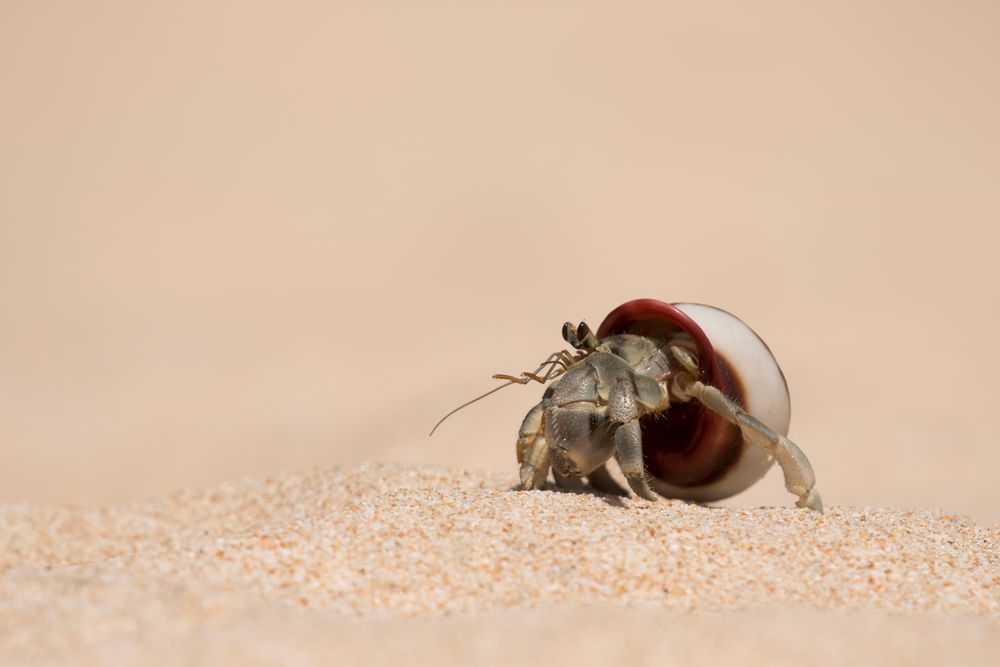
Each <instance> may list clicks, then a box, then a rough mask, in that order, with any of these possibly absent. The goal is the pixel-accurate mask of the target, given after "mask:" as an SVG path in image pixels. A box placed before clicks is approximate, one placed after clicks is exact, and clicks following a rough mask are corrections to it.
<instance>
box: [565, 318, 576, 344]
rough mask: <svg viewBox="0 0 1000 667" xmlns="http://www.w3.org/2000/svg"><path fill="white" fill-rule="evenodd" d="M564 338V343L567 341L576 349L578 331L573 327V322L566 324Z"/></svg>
mask: <svg viewBox="0 0 1000 667" xmlns="http://www.w3.org/2000/svg"><path fill="white" fill-rule="evenodd" d="M562 337H563V340H564V341H566V342H567V343H569V344H570V345H573V347H576V345H575V344H574V343H575V341H576V329H575V328H574V327H573V323H572V322H567V323H566V324H564V325H563V328H562Z"/></svg>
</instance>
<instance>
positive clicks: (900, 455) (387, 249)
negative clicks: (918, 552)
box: [0, 0, 1000, 521]
mask: <svg viewBox="0 0 1000 667" xmlns="http://www.w3.org/2000/svg"><path fill="white" fill-rule="evenodd" d="M998 28H1000V4H997V3H995V2H990V1H988V0H987V1H984V2H971V1H962V2H951V3H943V2H942V3H924V2H909V1H908V2H878V3H872V2H853V1H852V2H838V3H829V2H827V3H803V2H793V1H787V2H773V1H766V2H759V3H741V2H718V3H715V2H713V3H690V2H685V3H680V2H662V1H657V2H636V1H623V2H618V3H611V4H609V3H602V2H581V1H579V0H574V1H573V2H544V1H543V2H523V3H522V2H510V1H507V2H483V1H480V0H467V1H465V2H430V1H429V2H420V3H413V2H403V1H399V0H397V1H391V2H379V1H377V0H373V1H371V2H364V3H357V2H342V1H339V0H337V1H326V2H296V1H285V2H224V1H222V0H199V1H198V2H184V1H179V0H171V1H170V2H165V1H164V2H160V1H153V2H144V3H133V2H110V1H107V0H93V1H92V2H87V3H76V2H69V1H67V0H52V1H44V0H43V1H39V0H32V1H30V2H28V1H21V0H4V2H3V3H2V5H0V501H29V502H43V503H83V504H92V503H107V502H123V501H127V500H129V499H134V498H140V497H144V496H150V495H158V494H165V493H170V492H172V491H175V490H178V489H180V488H184V487H189V486H204V485H209V484H213V483H216V482H220V481H223V480H227V479H231V478H235V477H241V476H246V475H269V474H275V473H277V472H279V471H281V470H291V471H296V470H308V469H311V468H314V467H327V466H332V465H337V464H346V463H353V462H359V461H402V462H430V463H442V464H449V465H454V466H461V467H467V468H486V469H497V470H503V471H508V472H509V473H510V475H511V479H512V480H513V479H514V478H515V462H514V439H515V436H516V431H517V427H518V425H519V424H520V420H521V418H522V417H523V415H524V413H525V412H526V411H527V409H528V408H529V407H530V406H531V405H532V404H534V403H535V402H536V401H537V400H538V399H539V397H540V393H541V391H540V389H539V388H538V387H537V386H529V387H513V388H509V389H506V390H505V391H504V392H501V393H499V394H497V395H495V396H493V397H491V398H490V399H489V400H487V401H484V402H482V403H479V404H477V405H476V406H474V407H470V408H468V409H467V410H465V411H463V412H462V413H459V414H458V415H456V416H454V417H453V418H452V419H451V420H449V421H448V422H446V423H445V424H444V425H443V426H442V428H441V429H440V430H439V432H438V433H437V434H435V436H434V437H433V438H428V437H427V432H428V431H429V429H430V427H431V426H432V425H433V424H434V423H435V422H436V421H437V419H438V418H439V417H440V416H441V415H443V414H444V413H445V412H447V411H448V410H449V409H451V408H452V407H454V406H455V405H457V404H459V403H461V402H463V401H465V400H467V399H469V398H471V397H473V396H475V395H476V394H478V393H480V392H482V391H484V390H486V389H489V388H491V387H492V386H493V384H494V381H492V380H491V379H490V375H491V374H492V373H495V372H518V371H521V370H524V369H529V368H534V367H535V365H536V364H537V362H538V361H540V360H541V359H543V358H544V357H545V356H547V355H548V354H549V353H550V352H552V351H554V350H556V349H559V348H560V347H562V341H561V339H560V335H559V332H560V327H561V325H562V323H563V322H564V321H565V320H574V321H576V320H580V319H586V320H588V321H589V322H590V323H591V324H593V325H595V326H596V325H597V324H599V323H600V320H601V319H602V318H603V317H604V315H605V314H606V313H607V312H608V311H610V310H611V309H612V308H613V307H615V306H617V305H618V304H620V303H622V302H624V301H627V300H630V299H633V298H638V297H655V298H660V299H664V300H670V301H699V302H704V303H709V304H713V305H716V306H719V307H722V308H725V309H727V310H729V311H731V312H733V313H735V314H737V315H739V316H740V317H742V318H743V319H744V320H745V321H746V322H748V323H749V324H750V325H751V326H752V327H754V328H755V329H756V330H757V331H758V332H759V333H760V334H761V336H762V337H763V338H764V339H765V340H766V341H767V342H768V344H769V345H770V347H771V349H772V350H773V351H774V352H775V354H776V356H777V357H778V359H779V361H780V362H781V364H782V366H783V368H784V371H785V374H786V376H787V378H788V381H789V384H790V386H791V391H792V402H793V416H792V431H791V436H792V438H793V439H794V440H796V441H797V442H798V443H799V444H800V445H801V446H802V448H803V449H804V450H805V451H806V452H807V453H808V455H809V456H810V458H811V459H812V462H813V464H814V467H815V468H816V470H817V473H818V477H819V488H820V489H821V491H822V492H823V495H824V498H825V499H826V501H827V504H828V505H866V506H895V507H904V508H905V507H918V506H933V507H941V508H943V509H945V510H947V511H950V512H957V513H962V514H969V515H971V516H973V517H974V518H976V519H978V520H981V521H1000V484H998V483H997V474H998V472H997V471H998V469H1000V437H998V434H997V427H996V406H997V399H998V391H997V381H996V378H997V377H998V375H1000V350H998V346H997V340H998V339H1000V319H998V307H1000V292H998V278H1000V269H998V268H997V265H998V263H1000V259H998V257H997V251H998V250H997V249H998V244H997V242H998V240H1000V233H998V231H997V226H998V222H1000V195H998V182H1000V123H998V121H997V119H998V118H1000V41H998V40H997V31H998ZM792 500H793V498H792V497H791V496H790V495H788V494H787V493H786V492H785V491H784V489H783V488H782V483H781V478H780V474H779V473H778V472H777V471H772V473H771V474H770V475H769V476H768V477H767V478H766V479H765V480H764V481H763V482H761V483H760V484H758V485H757V486H755V487H754V488H752V489H751V490H750V491H748V492H747V493H745V494H743V495H742V496H739V497H737V498H735V499H733V500H731V501H729V503H728V504H731V505H751V506H752V505H757V504H781V505H790V504H791V502H792Z"/></svg>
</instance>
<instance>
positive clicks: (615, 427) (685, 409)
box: [431, 299, 823, 512]
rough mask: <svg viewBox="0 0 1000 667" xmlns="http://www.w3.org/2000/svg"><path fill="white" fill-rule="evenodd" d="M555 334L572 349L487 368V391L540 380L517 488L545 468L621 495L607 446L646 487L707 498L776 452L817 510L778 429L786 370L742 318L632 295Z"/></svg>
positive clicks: (786, 411) (565, 480)
mask: <svg viewBox="0 0 1000 667" xmlns="http://www.w3.org/2000/svg"><path fill="white" fill-rule="evenodd" d="M562 335H563V338H564V339H565V341H566V342H567V343H569V345H570V346H572V348H573V351H569V350H562V351H559V352H555V353H553V354H552V355H550V356H549V357H548V359H546V360H545V361H544V362H542V364H541V365H540V366H539V367H538V368H537V369H536V370H535V371H534V372H529V371H525V372H523V373H521V374H520V375H516V376H515V375H506V374H498V375H494V378H497V379H500V380H505V381H506V383H505V384H504V385H501V386H500V387H497V388H496V389H494V390H493V391H497V390H499V389H501V388H503V387H504V386H508V385H510V384H527V383H529V382H532V381H534V382H538V383H540V384H544V385H547V386H546V389H545V392H544V394H543V395H542V400H541V401H540V402H539V403H538V404H537V405H535V406H534V407H533V408H531V410H530V411H529V412H528V414H527V416H526V417H525V418H524V421H523V422H522V424H521V428H520V430H519V432H518V437H517V460H518V463H519V464H520V478H521V484H522V486H523V488H524V489H538V488H542V487H543V486H544V485H545V483H546V480H547V478H548V474H549V470H550V469H551V471H552V475H553V477H554V478H555V481H556V484H558V485H559V486H561V487H564V488H570V489H577V488H582V487H583V485H584V482H583V480H584V479H586V481H587V482H588V483H589V484H590V485H591V486H592V487H593V488H595V489H597V490H599V491H603V492H606V493H615V494H625V490H624V489H623V488H622V487H621V486H620V485H619V484H618V482H616V481H615V479H614V478H613V477H612V475H611V473H610V472H609V471H608V468H607V463H608V461H609V460H610V459H611V458H612V457H613V458H615V459H616V460H617V462H618V466H619V468H620V469H621V472H622V474H623V475H624V477H625V479H626V481H627V482H628V485H629V487H630V488H631V489H632V491H633V492H634V493H635V494H636V495H638V496H640V497H642V498H645V499H647V500H656V499H657V497H658V495H659V496H665V497H668V498H681V499H685V500H692V501H697V502H709V501H713V500H721V499H723V498H728V497H729V496H733V495H735V494H737V493H739V492H740V491H743V490H744V489H747V488H749V487H750V486H751V485H752V484H754V483H755V482H756V481H757V480H759V479H760V478H761V477H763V476H764V474H765V473H766V472H767V470H768V468H770V467H771V465H772V464H773V463H774V462H775V461H777V462H778V465H780V466H781V469H782V472H783V473H784V477H785V488H786V489H788V491H790V492H791V493H793V494H794V495H796V496H797V497H798V501H797V502H796V505H797V506H799V507H804V508H809V509H812V510H816V511H817V512H822V511H823V503H822V501H821V500H820V496H819V493H818V492H817V491H816V489H815V488H814V485H815V482H816V478H815V475H814V474H813V470H812V466H811V465H810V464H809V460H808V459H807V458H806V456H805V454H803V452H802V450H800V449H799V448H798V446H796V445H795V443H793V442H792V441H790V440H788V438H786V437H785V435H786V434H787V433H788V423H789V418H790V404H789V396H788V387H787V385H786V384H785V378H784V375H783V374H782V372H781V369H780V368H779V367H778V363H777V362H776V361H775V359H774V356H773V355H772V354H771V351H770V350H769V349H768V347H767V345H765V344H764V342H763V341H762V340H761V339H760V337H758V336H757V334H756V333H754V331H753V330H752V329H751V328H750V327H748V326H747V325H746V324H744V323H743V322H742V321H741V320H739V319H738V318H737V317H735V316H734V315H731V314H730V313H728V312H726V311H724V310H721V309H719V308H715V307H712V306H706V305H703V304H696V303H666V302H663V301H657V300H655V299H637V300H634V301H629V302H627V303H625V304H622V305H621V306H619V307H618V308H615V309H614V310H613V311H611V313H609V314H608V316H607V317H606V318H604V321H603V322H602V323H601V325H600V327H598V329H597V331H596V333H595V332H594V331H593V330H591V329H590V327H588V326H587V324H586V323H584V322H581V323H580V324H579V325H576V326H574V325H573V324H571V323H569V322H567V323H566V324H565V325H563V331H562ZM493 391H491V392H487V394H483V396H480V397H479V398H483V397H484V396H487V395H489V394H491V393H493ZM479 398H476V399H474V400H473V401H469V402H468V403H466V404H464V405H461V406H459V407H458V408H456V409H455V410H452V412H449V413H448V414H447V415H445V417H444V418H442V420H441V421H444V419H447V418H448V417H449V416H450V415H451V414H453V413H454V412H456V411H457V410H460V409H461V408H463V407H465V406H466V405H469V404H470V403H472V402H474V401H476V400H479ZM440 424H441V422H438V425H440ZM434 428H435V429H436V428H437V426H435V427H434ZM433 432H434V431H433V430H432V431H431V433H433Z"/></svg>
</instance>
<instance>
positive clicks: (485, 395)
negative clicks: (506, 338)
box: [427, 382, 516, 437]
mask: <svg viewBox="0 0 1000 667" xmlns="http://www.w3.org/2000/svg"><path fill="white" fill-rule="evenodd" d="M512 384H516V383H515V382H504V383H503V384H502V385H500V386H499V387H495V388H493V389H490V390H489V391H488V392H486V393H485V394H483V395H482V396H476V397H475V398H474V399H472V400H471V401H468V402H466V403H462V404H461V405H460V406H458V407H457V408H455V409H454V410H452V411H451V412H449V413H448V414H446V415H445V416H444V417H441V420H440V421H439V422H438V423H437V424H434V428H432V429H431V432H430V433H428V434H427V436H428V437H430V436H432V435H434V431H436V430H437V427H438V426H440V425H441V424H442V423H444V420H445V419H447V418H448V417H451V416H452V415H453V414H455V413H456V412H458V411H459V410H461V409H462V408H465V407H468V406H470V405H472V404H473V403H475V402H476V401H479V400H482V399H484V398H486V397H487V396H489V395H490V394H495V393H496V392H498V391H500V390H501V389H503V388H504V387H509V386H510V385H512Z"/></svg>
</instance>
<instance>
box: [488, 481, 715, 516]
mask: <svg viewBox="0 0 1000 667" xmlns="http://www.w3.org/2000/svg"><path fill="white" fill-rule="evenodd" d="M507 490H508V491H525V488H524V487H523V486H522V485H520V484H515V485H513V486H510V487H508V488H507ZM535 490H536V491H549V492H551V493H565V494H569V495H573V496H592V497H594V498H597V499H598V500H600V501H601V502H603V503H604V504H606V505H610V506H611V507H617V508H626V507H634V505H633V504H631V503H629V502H626V501H628V500H630V499H631V498H632V496H631V495H630V494H629V493H628V492H624V493H620V494H619V493H609V492H607V491H600V490H598V489H595V488H594V487H592V486H583V487H580V488H578V489H568V488H564V487H561V486H559V485H557V484H552V483H550V482H549V483H546V484H545V487H544V488H541V489H535ZM662 500H663V501H667V502H668V503H671V504H672V503H683V504H685V505H698V506H699V507H704V508H706V509H713V510H714V509H722V508H720V507H715V506H712V505H704V504H702V503H697V502H694V501H692V500H684V499H683V498H666V497H664V498H663V499H662ZM659 504H661V503H660V502H657V503H650V505H651V506H654V507H655V506H656V505H659Z"/></svg>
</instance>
